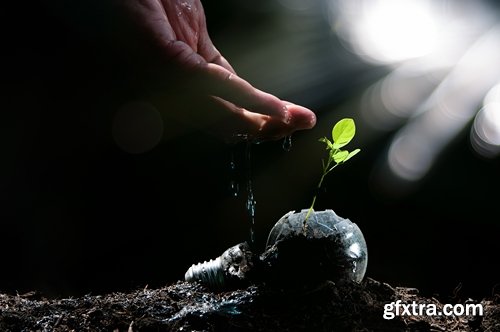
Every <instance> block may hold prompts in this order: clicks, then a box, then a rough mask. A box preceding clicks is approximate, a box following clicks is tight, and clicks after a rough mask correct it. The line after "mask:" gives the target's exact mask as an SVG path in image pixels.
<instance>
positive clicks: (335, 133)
mask: <svg viewBox="0 0 500 332" xmlns="http://www.w3.org/2000/svg"><path fill="white" fill-rule="evenodd" d="M355 134H356V125H355V124H354V120H353V119H351V118H345V119H342V120H340V121H339V122H337V123H336V124H335V126H334V127H333V130H332V138H333V148H334V149H340V148H341V147H343V146H345V145H347V144H348V143H349V142H350V141H351V140H352V138H353V137H354V135H355Z"/></svg>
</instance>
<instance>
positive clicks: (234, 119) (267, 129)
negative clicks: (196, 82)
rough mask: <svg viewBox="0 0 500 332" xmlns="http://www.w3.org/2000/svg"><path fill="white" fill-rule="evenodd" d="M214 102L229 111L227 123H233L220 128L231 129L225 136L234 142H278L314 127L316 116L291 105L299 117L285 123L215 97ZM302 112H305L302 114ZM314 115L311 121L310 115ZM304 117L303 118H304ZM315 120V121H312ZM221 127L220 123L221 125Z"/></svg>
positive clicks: (304, 109) (302, 108)
mask: <svg viewBox="0 0 500 332" xmlns="http://www.w3.org/2000/svg"><path fill="white" fill-rule="evenodd" d="M214 100H215V101H216V102H217V103H219V104H220V105H221V106H222V107H224V108H225V109H226V110H228V111H229V112H228V113H229V114H230V116H229V117H227V118H226V121H231V122H230V123H229V125H228V126H219V127H222V128H231V129H232V132H229V131H226V132H225V136H226V138H229V139H230V140H232V141H239V140H251V141H269V140H278V139H281V138H283V137H285V136H288V135H291V134H292V133H293V132H295V131H297V130H301V129H309V128H311V127H312V126H314V122H315V116H314V113H312V112H310V111H309V110H307V109H306V108H304V107H301V106H297V105H294V104H291V103H290V106H291V107H292V109H294V110H296V111H297V112H296V115H297V117H296V118H295V119H294V120H293V121H291V122H290V123H284V122H282V121H280V120H277V119H276V118H273V117H272V116H269V115H263V114H259V113H254V112H250V111H248V110H245V109H242V108H240V107H238V106H236V105H234V104H232V103H230V102H228V101H226V100H223V99H221V98H218V97H214ZM306 110H307V112H305V111H306ZM300 112H303V114H301V113H300ZM309 113H312V114H313V118H312V119H311V117H310V114H309ZM302 115H303V116H302ZM311 120H313V121H311ZM219 125H220V123H219Z"/></svg>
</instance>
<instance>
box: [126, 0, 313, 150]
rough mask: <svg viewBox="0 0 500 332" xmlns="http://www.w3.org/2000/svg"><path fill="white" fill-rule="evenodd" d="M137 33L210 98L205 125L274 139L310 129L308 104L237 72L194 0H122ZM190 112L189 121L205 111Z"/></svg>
mask: <svg viewBox="0 0 500 332" xmlns="http://www.w3.org/2000/svg"><path fill="white" fill-rule="evenodd" d="M119 3H120V6H123V8H124V9H125V11H126V14H127V15H128V17H129V18H132V20H133V22H134V23H133V24H134V25H135V26H136V27H138V28H139V30H140V31H141V35H143V36H144V38H146V39H147V41H148V42H149V43H151V45H150V46H153V47H152V49H153V50H155V51H156V52H159V53H160V58H161V63H163V64H164V65H165V66H166V67H168V68H169V69H170V70H172V69H174V70H175V71H177V72H178V73H179V74H180V75H181V76H183V77H190V78H193V80H191V83H193V81H196V82H197V83H196V84H192V85H190V89H191V88H192V89H193V90H195V89H199V90H197V93H200V94H205V95H206V96H207V97H208V98H209V99H211V100H212V101H214V102H215V103H214V104H215V105H216V107H213V108H212V110H211V112H213V114H210V115H208V116H209V117H211V118H212V119H213V121H212V123H211V124H210V128H211V129H212V130H213V131H215V132H216V133H217V134H218V135H219V136H222V137H223V138H224V139H226V140H227V141H234V140H237V139H238V138H240V137H244V138H246V139H251V140H259V141H263V140H275V139H280V138H282V137H284V136H287V135H290V134H292V133H293V132H295V131H297V130H301V129H310V128H312V127H313V126H314V125H315V123H316V117H315V115H314V113H313V112H312V111H310V110H309V109H307V108H305V107H302V106H299V105H295V104H293V103H290V102H287V101H283V100H280V99H279V98H277V97H275V96H273V95H271V94H269V93H266V92H264V91H261V90H259V89H256V88H255V87H253V86H252V85H251V84H250V83H248V82H247V81H245V80H244V79H242V78H241V77H239V76H238V75H237V74H236V72H235V71H234V69H233V68H232V67H231V65H230V64H229V63H228V61H227V60H226V59H225V58H224V57H223V56H222V55H221V53H220V52H219V51H218V50H217V49H216V47H215V46H214V45H213V43H212V41H211V39H210V37H209V35H208V31H207V27H206V19H205V14H204V10H203V7H202V4H201V3H200V1H199V0H140V1H139V0H125V1H124V0H121V1H119ZM206 116H207V115H201V114H196V113H192V114H190V117H191V118H190V119H189V120H190V121H192V122H196V121H197V120H198V118H197V117H199V118H201V117H206Z"/></svg>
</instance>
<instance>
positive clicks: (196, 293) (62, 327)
mask: <svg viewBox="0 0 500 332" xmlns="http://www.w3.org/2000/svg"><path fill="white" fill-rule="evenodd" d="M396 300H401V301H402V302H403V303H412V301H416V302H417V303H433V304H435V305H436V306H437V307H438V308H442V306H443V304H442V303H441V302H440V301H439V300H438V299H436V298H433V297H424V296H421V295H419V292H418V290H417V289H414V288H405V287H392V286H391V285H389V284H387V283H383V282H379V281H376V280H373V279H371V278H365V280H364V281H363V282H362V283H361V284H343V285H342V284H335V283H333V282H326V283H324V284H322V285H321V286H319V287H318V288H316V289H314V290H309V291H307V292H298V291H292V290H288V291H286V292H285V291H280V290H277V289H276V288H270V287H269V286H266V285H264V284H253V285H251V286H249V287H247V288H244V289H239V290H232V291H224V292H212V291H210V290H209V289H207V288H206V287H204V286H202V285H201V284H198V283H187V282H180V281H179V282H177V283H174V284H171V285H168V286H165V287H163V288H159V289H148V288H147V287H146V288H144V289H140V290H135V291H133V292H130V293H111V294H107V295H86V296H83V297H79V298H64V299H45V298H43V296H41V295H40V294H37V293H35V292H33V293H28V294H23V295H0V331H6V332H9V331H117V332H118V331H127V332H133V331H482V332H487V331H488V332H494V331H500V296H499V295H495V296H492V297H491V298H488V299H482V300H481V301H480V303H481V304H482V305H483V307H484V315H483V316H469V317H467V316H461V317H458V316H436V317H432V316H426V315H422V316H396V317H394V319H391V320H386V319H384V318H383V312H384V305H385V304H388V303H390V302H392V301H396ZM472 302H474V301H473V300H471V299H469V300H467V301H466V303H472Z"/></svg>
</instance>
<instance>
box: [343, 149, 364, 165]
mask: <svg viewBox="0 0 500 332" xmlns="http://www.w3.org/2000/svg"><path fill="white" fill-rule="evenodd" d="M359 151H361V150H360V149H356V150H354V151H351V152H349V155H348V156H347V157H346V158H345V159H344V162H346V161H348V160H349V159H351V158H352V157H354V156H355V155H357V154H358V152H359Z"/></svg>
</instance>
